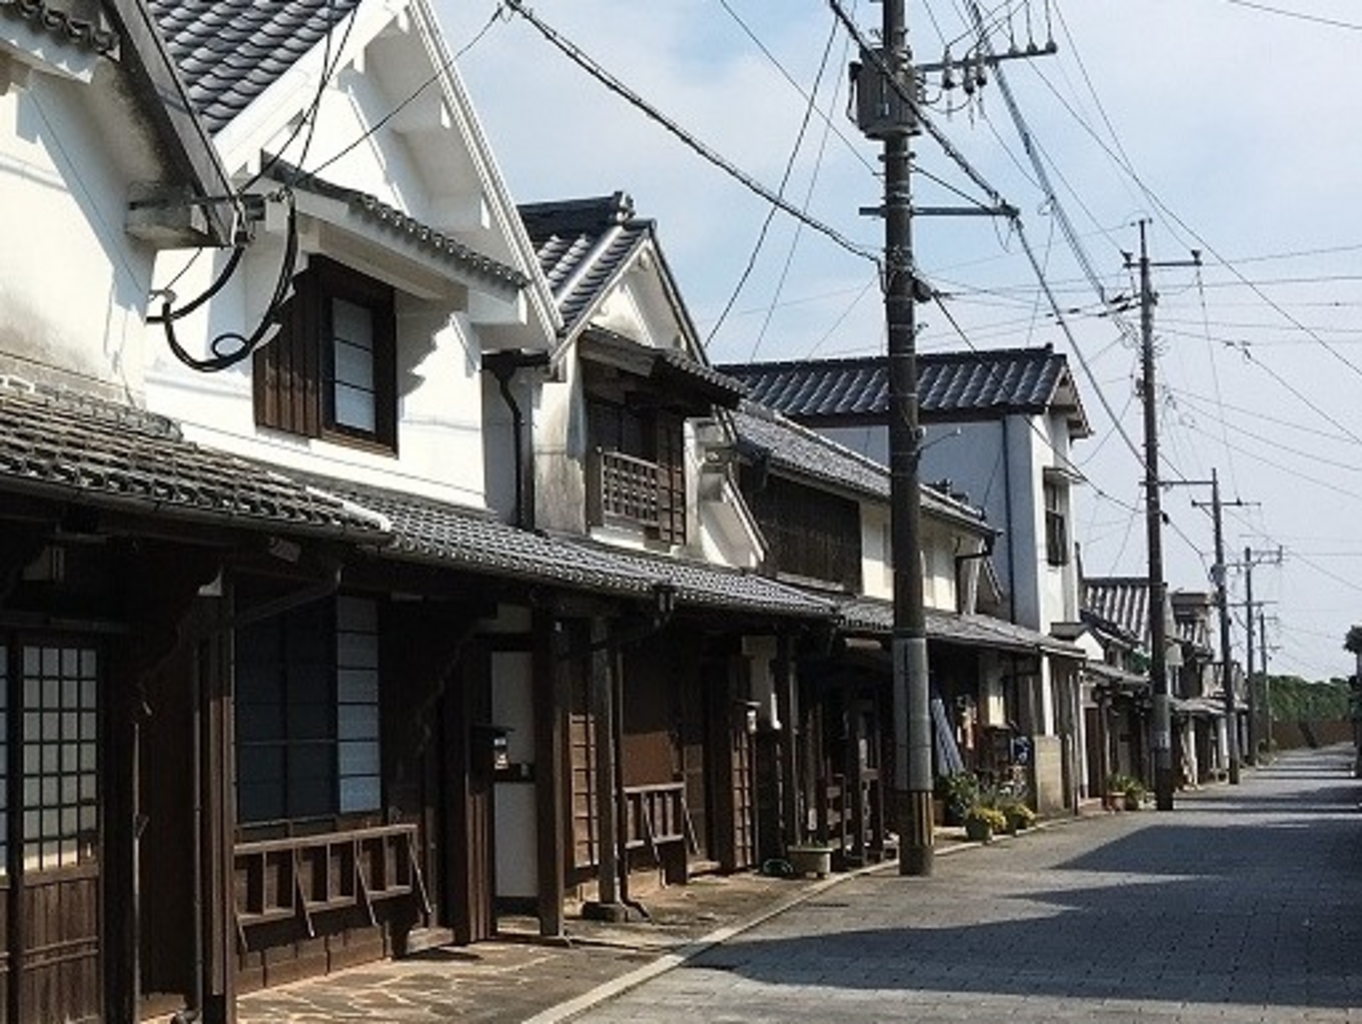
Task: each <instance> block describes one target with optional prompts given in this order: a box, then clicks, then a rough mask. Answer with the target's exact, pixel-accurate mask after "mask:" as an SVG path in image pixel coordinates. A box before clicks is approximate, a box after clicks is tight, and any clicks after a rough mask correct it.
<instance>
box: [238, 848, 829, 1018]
mask: <svg viewBox="0 0 1362 1024" xmlns="http://www.w3.org/2000/svg"><path fill="white" fill-rule="evenodd" d="M826 884H827V883H819V882H817V881H815V880H813V879H782V878H767V877H763V876H760V875H755V874H744V875H733V876H728V877H722V878H721V877H707V876H702V877H699V878H696V879H694V880H693V881H692V882H691V883H690V884H689V885H686V886H674V887H671V888H667V889H659V890H657V891H656V892H652V893H647V894H644V895H641V896H640V902H641V903H642V904H643V906H644V907H645V908H646V909H647V910H648V913H649V915H650V918H651V919H650V920H646V921H645V920H642V919H641V918H640V917H638V916H637V915H631V916H632V917H633V920H631V921H629V922H627V923H621V924H608V923H604V922H597V921H587V920H583V919H581V918H579V917H570V919H569V921H568V923H567V929H566V930H567V936H568V939H567V941H566V942H562V943H554V944H545V943H543V942H541V941H539V940H538V938H537V932H536V929H537V923H536V922H535V921H534V920H533V919H532V918H515V917H510V918H507V917H503V918H502V919H501V920H500V921H499V926H500V929H501V937H500V938H499V939H498V940H497V941H492V942H480V943H477V944H476V945H473V946H461V947H443V948H436V949H431V950H427V951H425V952H422V953H418V954H416V955H414V956H410V957H407V958H405V959H403V960H398V961H389V962H386V963H376V964H371V965H368V966H364V967H356V968H353V969H351V970H348V971H341V972H338V973H336V974H334V975H331V976H330V977H326V978H319V979H316V980H312V981H305V982H299V983H297V984H294V985H285V986H281V987H279V988H274V989H270V990H268V991H265V992H257V993H252V994H250V995H246V996H242V997H241V999H240V1000H239V1004H238V1019H239V1021H240V1024H323V1022H331V1021H366V1022H371V1024H379V1022H381V1024H431V1022H439V1021H477V1022H486V1024H512V1022H516V1024H518V1022H521V1021H525V1020H528V1019H530V1018H532V1017H535V1016H536V1015H537V1014H545V1013H549V1014H550V1015H552V1014H554V1013H555V1011H556V1008H558V1007H568V1006H570V1005H572V1002H573V1000H578V999H581V997H583V996H585V995H586V994H588V993H592V992H595V991H596V990H597V989H598V987H599V986H602V985H605V984H609V983H615V982H618V980H619V979H621V978H624V977H626V976H628V975H630V974H631V973H632V972H635V971H639V970H643V971H653V970H658V969H662V968H665V967H666V966H668V965H670V964H672V963H675V962H679V960H680V958H681V955H682V954H681V951H685V950H689V949H692V948H694V946H695V944H696V943H698V942H700V940H702V939H704V938H705V937H706V936H713V935H715V934H719V935H722V934H724V933H726V932H727V931H729V930H731V929H733V928H735V927H738V926H740V925H741V924H744V923H746V922H749V921H751V920H753V919H755V918H757V917H760V916H762V915H764V914H767V913H771V912H773V911H775V910H777V909H778V908H780V907H782V906H785V905H787V904H788V903H789V902H790V901H792V900H798V899H800V898H801V897H802V896H804V895H806V894H807V893H810V892H816V891H818V890H819V889H820V888H821V887H822V886H824V885H826ZM662 957H665V958H667V959H665V960H659V958H662Z"/></svg>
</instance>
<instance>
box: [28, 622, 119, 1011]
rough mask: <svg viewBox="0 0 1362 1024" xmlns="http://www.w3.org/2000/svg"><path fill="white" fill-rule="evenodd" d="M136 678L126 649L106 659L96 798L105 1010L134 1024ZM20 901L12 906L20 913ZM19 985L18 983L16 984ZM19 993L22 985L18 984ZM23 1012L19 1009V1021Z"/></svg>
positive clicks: (117, 651)
mask: <svg viewBox="0 0 1362 1024" xmlns="http://www.w3.org/2000/svg"><path fill="white" fill-rule="evenodd" d="M137 692H138V687H137V676H136V668H135V666H134V664H133V659H132V657H130V651H129V645H128V644H126V643H125V644H122V645H120V646H119V647H118V648H117V650H116V651H115V652H114V653H113V655H112V656H111V657H110V659H109V666H108V671H107V674H106V676H105V686H104V696H103V700H104V704H105V711H104V743H103V747H104V749H103V751H102V755H101V760H102V765H101V774H102V776H103V778H102V784H101V791H102V792H101V797H102V803H103V805H104V807H103V816H104V822H105V827H104V836H103V842H102V844H101V849H100V865H99V867H100V874H101V875H102V880H101V881H102V884H103V887H104V893H105V898H104V928H103V929H102V930H103V969H104V971H103V973H104V1005H105V1008H106V1009H107V1011H108V1017H109V1019H111V1020H136V1019H137V1007H138V985H139V981H140V979H139V977H138V975H139V971H140V954H141V941H140V938H139V935H138V916H139V915H138V899H137V889H138V877H137V854H136V846H137V715H138V703H139V702H138V700H137V697H136V695H137ZM24 903H25V901H24V900H22V899H20V900H18V901H16V908H15V909H16V911H18V912H19V913H22V912H23V909H24ZM16 980H18V979H16ZM19 983H20V985H21V989H22V982H21V981H20V982H19ZM27 1012H31V1008H29V1009H28V1010H26V1009H25V1008H24V1006H23V1005H22V1003H21V1004H20V1007H19V1017H20V1019H21V1020H22V1019H25V1016H26V1013H27Z"/></svg>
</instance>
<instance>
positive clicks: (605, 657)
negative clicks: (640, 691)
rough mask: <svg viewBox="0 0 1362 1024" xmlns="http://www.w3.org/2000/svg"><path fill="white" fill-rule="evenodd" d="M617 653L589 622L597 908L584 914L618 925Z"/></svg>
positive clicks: (598, 624)
mask: <svg viewBox="0 0 1362 1024" xmlns="http://www.w3.org/2000/svg"><path fill="white" fill-rule="evenodd" d="M614 669H615V652H614V650H613V649H612V648H611V646H610V627H609V624H608V623H607V622H606V620H605V619H603V618H600V617H597V618H594V619H592V620H591V678H590V681H589V688H590V695H591V696H590V704H591V718H592V723H593V725H594V727H595V730H596V744H595V750H594V754H595V758H594V764H593V766H592V768H593V770H594V772H595V775H596V785H595V787H594V792H595V796H596V807H595V812H596V902H595V903H593V904H590V905H588V907H585V908H583V913H587V914H589V915H590V916H591V917H593V918H596V919H598V920H608V921H622V920H624V918H625V907H624V904H623V903H622V902H621V901H620V856H619V851H620V842H619V839H620V836H619V829H620V819H619V814H618V806H617V797H618V794H617V792H616V785H615V777H616V770H617V768H616V749H615V718H616V708H615V671H614Z"/></svg>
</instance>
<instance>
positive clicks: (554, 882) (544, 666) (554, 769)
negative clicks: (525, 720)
mask: <svg viewBox="0 0 1362 1024" xmlns="http://www.w3.org/2000/svg"><path fill="white" fill-rule="evenodd" d="M565 645H566V638H565V637H563V636H562V634H561V633H560V631H559V630H558V628H557V620H556V618H555V617H554V616H553V615H552V614H551V613H548V612H541V611H536V612H535V615H534V667H533V669H532V671H533V673H534V680H533V689H534V746H535V754H534V761H535V804H536V811H537V812H538V818H539V829H538V847H539V849H538V868H539V885H538V889H539V892H538V916H539V934H540V935H543V936H560V935H562V934H563V900H564V898H565V897H566V889H565V885H564V880H563V868H564V863H563V862H564V849H565V845H564V844H565V833H566V828H567V825H566V815H565V812H564V808H563V788H564V787H563V758H564V751H565V744H564V742H563V717H564V714H565V709H566V707H567V701H566V698H565V687H564V673H566V672H567V671H568V665H567V662H566V659H565V658H564V657H563V651H564V648H565Z"/></svg>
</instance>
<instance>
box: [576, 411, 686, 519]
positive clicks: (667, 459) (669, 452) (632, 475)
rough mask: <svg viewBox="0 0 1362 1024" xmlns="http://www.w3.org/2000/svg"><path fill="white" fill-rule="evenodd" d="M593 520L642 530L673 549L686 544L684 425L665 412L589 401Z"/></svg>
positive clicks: (674, 415)
mask: <svg viewBox="0 0 1362 1024" xmlns="http://www.w3.org/2000/svg"><path fill="white" fill-rule="evenodd" d="M587 435H588V441H589V446H590V448H591V451H592V453H593V469H592V482H591V488H592V495H591V498H592V505H593V508H592V519H593V521H595V522H606V521H610V520H613V521H616V522H626V523H632V524H634V525H638V526H642V527H643V528H644V529H645V530H646V531H647V532H648V533H649V534H651V535H653V536H656V537H657V538H658V539H659V540H663V541H666V542H667V543H669V544H684V543H685V540H686V470H685V439H684V423H683V421H682V419H681V417H680V416H679V415H677V414H675V413H670V412H667V411H665V410H660V409H652V410H639V409H633V408H630V407H629V406H627V405H620V404H616V403H612V402H605V401H600V400H596V399H590V400H588V402H587Z"/></svg>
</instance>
